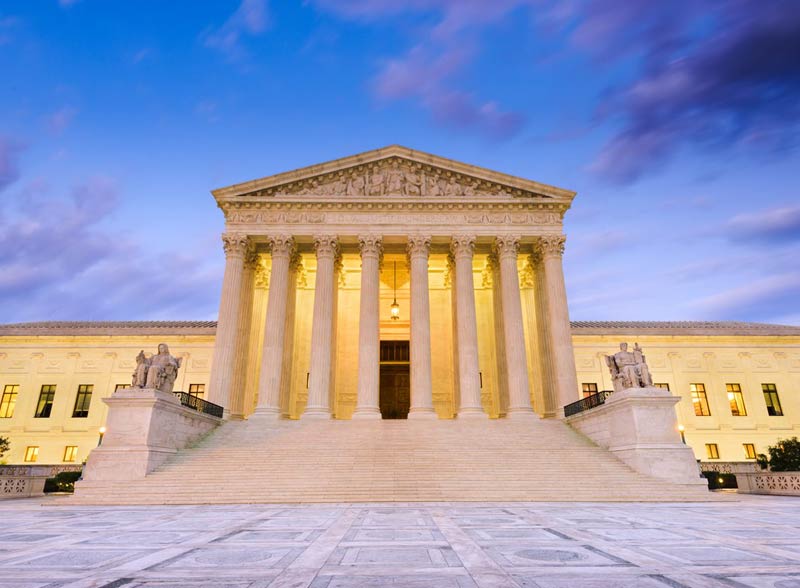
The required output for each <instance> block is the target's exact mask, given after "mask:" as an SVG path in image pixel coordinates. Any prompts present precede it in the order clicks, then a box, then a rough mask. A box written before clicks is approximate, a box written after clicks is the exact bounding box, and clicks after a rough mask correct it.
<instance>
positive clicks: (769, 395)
mask: <svg viewBox="0 0 800 588" xmlns="http://www.w3.org/2000/svg"><path fill="white" fill-rule="evenodd" d="M761 391H762V392H764V402H766V403H767V413H769V416H783V409H782V408H781V400H780V398H778V389H777V388H776V387H775V384H761ZM0 416H2V411H0Z"/></svg>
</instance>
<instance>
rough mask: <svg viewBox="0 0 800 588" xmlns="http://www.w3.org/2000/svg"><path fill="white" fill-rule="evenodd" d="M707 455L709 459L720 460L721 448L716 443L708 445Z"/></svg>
mask: <svg viewBox="0 0 800 588" xmlns="http://www.w3.org/2000/svg"><path fill="white" fill-rule="evenodd" d="M706 455H707V456H708V459H719V447H717V444H716V443H706Z"/></svg>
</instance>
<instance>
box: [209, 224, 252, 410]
mask: <svg viewBox="0 0 800 588" xmlns="http://www.w3.org/2000/svg"><path fill="white" fill-rule="evenodd" d="M222 247H223V249H224V250H225V274H224V275H223V278H222V295H221V296H220V302H219V316H218V318H217V333H216V336H215V338H214V355H213V359H212V362H211V375H210V378H209V386H208V400H209V402H213V403H214V404H219V405H221V406H223V407H224V408H225V412H224V415H225V418H229V416H230V407H229V406H227V403H228V402H229V398H230V397H231V385H232V384H233V374H234V370H235V367H236V351H237V350H236V343H237V341H236V337H237V335H238V334H239V324H238V323H239V307H240V306H241V303H242V274H243V273H244V259H245V256H246V255H247V253H248V251H249V250H250V239H249V238H248V237H247V235H243V234H241V233H224V234H223V235H222Z"/></svg>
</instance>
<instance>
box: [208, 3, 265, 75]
mask: <svg viewBox="0 0 800 588" xmlns="http://www.w3.org/2000/svg"><path fill="white" fill-rule="evenodd" d="M268 25H269V10H268V7H267V1H266V0H242V2H241V4H239V7H238V8H237V9H236V11H235V12H234V13H233V14H232V15H231V16H230V17H229V18H228V20H226V21H225V24H223V25H222V26H221V27H219V28H217V29H214V30H211V31H209V32H207V33H205V34H204V35H203V43H204V44H205V46H206V47H209V48H211V49H216V50H218V51H221V52H222V53H223V54H224V55H225V56H226V57H227V58H228V59H229V60H230V61H239V60H241V59H243V58H244V57H245V56H246V55H247V51H246V50H245V48H244V45H243V44H242V37H244V36H256V35H260V34H261V33H263V32H264V31H265V30H266V29H267V26H268Z"/></svg>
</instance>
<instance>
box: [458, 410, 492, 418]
mask: <svg viewBox="0 0 800 588" xmlns="http://www.w3.org/2000/svg"><path fill="white" fill-rule="evenodd" d="M457 416H458V418H460V419H488V418H489V415H488V414H486V413H485V412H483V409H482V408H462V409H461V410H459V411H458V415H457Z"/></svg>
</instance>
